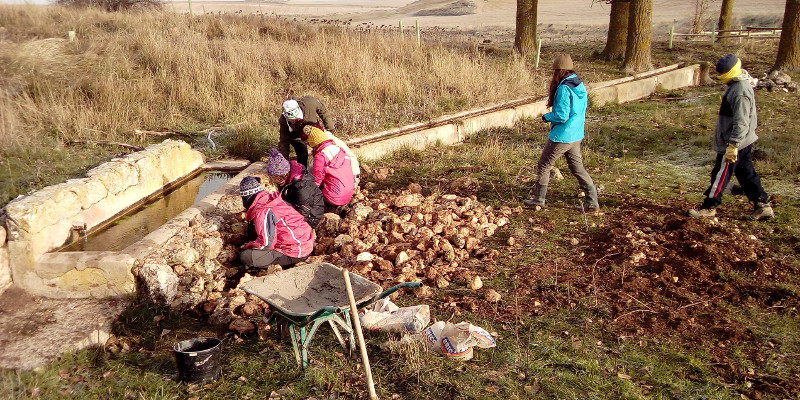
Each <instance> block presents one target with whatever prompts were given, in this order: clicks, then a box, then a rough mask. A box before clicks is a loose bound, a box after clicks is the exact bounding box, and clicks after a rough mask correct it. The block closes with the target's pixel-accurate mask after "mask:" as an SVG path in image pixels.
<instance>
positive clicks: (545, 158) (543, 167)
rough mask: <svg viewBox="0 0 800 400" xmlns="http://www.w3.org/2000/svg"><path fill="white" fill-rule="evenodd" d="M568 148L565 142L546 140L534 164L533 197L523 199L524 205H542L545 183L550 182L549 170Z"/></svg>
mask: <svg viewBox="0 0 800 400" xmlns="http://www.w3.org/2000/svg"><path fill="white" fill-rule="evenodd" d="M568 148H569V146H567V143H556V142H553V141H551V140H549V139H548V140H547V143H546V144H545V145H544V148H543V149H542V155H541V156H540V157H539V162H538V164H537V166H536V184H535V185H534V187H533V198H531V199H528V200H524V201H523V202H522V203H523V204H525V205H526V206H542V205H544V203H545V197H546V196H547V185H548V184H549V183H550V171H551V170H552V169H553V166H554V165H555V164H556V160H558V158H559V157H561V155H563V154H564V152H566V151H567V149H568Z"/></svg>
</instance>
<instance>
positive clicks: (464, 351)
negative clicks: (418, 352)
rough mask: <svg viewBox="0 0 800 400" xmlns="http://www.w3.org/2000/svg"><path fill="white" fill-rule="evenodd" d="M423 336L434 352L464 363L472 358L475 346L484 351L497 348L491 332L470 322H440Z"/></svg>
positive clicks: (425, 331) (423, 333) (430, 327)
mask: <svg viewBox="0 0 800 400" xmlns="http://www.w3.org/2000/svg"><path fill="white" fill-rule="evenodd" d="M422 336H423V338H424V340H425V342H426V343H427V344H428V348H430V349H431V350H432V351H435V352H437V353H439V354H442V355H444V356H446V357H453V358H456V359H459V360H464V361H466V360H469V359H471V358H472V348H473V347H474V346H478V347H480V348H482V349H487V348H489V347H494V346H496V343H495V340H494V338H493V337H492V335H490V334H489V332H486V330H484V329H483V328H479V327H477V326H475V325H472V324H470V323H469V322H460V323H458V324H451V323H449V322H444V321H439V322H436V323H435V324H433V325H431V326H429V327H428V328H427V329H425V330H424V331H423V332H422Z"/></svg>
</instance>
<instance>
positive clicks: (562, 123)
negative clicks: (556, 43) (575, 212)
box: [522, 54, 600, 212]
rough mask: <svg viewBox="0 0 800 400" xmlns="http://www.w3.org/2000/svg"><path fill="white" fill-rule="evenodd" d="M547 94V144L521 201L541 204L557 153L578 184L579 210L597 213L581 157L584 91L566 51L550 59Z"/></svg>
mask: <svg viewBox="0 0 800 400" xmlns="http://www.w3.org/2000/svg"><path fill="white" fill-rule="evenodd" d="M549 93H550V95H549V97H548V98H547V106H548V107H553V109H552V111H550V112H549V113H547V114H544V115H542V121H544V122H549V123H550V133H549V134H548V135H547V143H546V144H545V145H544V148H543V149H542V155H541V157H540V158H539V164H538V165H537V167H536V169H537V177H536V185H534V187H533V198H532V199H528V200H524V201H523V202H522V203H523V204H525V205H526V206H528V207H537V208H538V207H541V206H544V203H545V196H546V195H547V185H548V183H550V170H552V169H553V166H554V165H555V164H556V161H557V160H558V159H559V158H561V156H564V157H566V159H567V166H568V167H569V171H570V172H572V175H574V176H575V178H578V183H579V184H580V185H581V189H583V191H584V193H586V197H585V198H584V202H583V209H584V210H585V211H587V212H597V211H599V210H600V205H599V204H598V203H597V188H596V187H595V186H594V182H593V181H592V177H591V176H589V173H588V172H586V168H584V166H583V157H582V156H581V142H582V141H583V125H584V121H585V119H586V106H587V93H586V87H585V86H584V85H583V82H582V81H581V78H580V77H578V75H577V74H576V73H575V71H573V64H572V58H571V57H570V56H569V54H562V55H560V56H558V57H556V59H555V61H554V62H553V79H552V80H551V82H550V92H549Z"/></svg>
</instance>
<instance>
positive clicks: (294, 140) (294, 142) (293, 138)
mask: <svg viewBox="0 0 800 400" xmlns="http://www.w3.org/2000/svg"><path fill="white" fill-rule="evenodd" d="M289 145H291V146H292V147H293V148H294V154H295V155H296V156H297V162H298V163H300V164H303V165H304V166H306V167H308V147H306V144H305V143H303V141H302V140H300V138H298V137H297V135H295V134H294V133H292V132H288V134H285V135H284V134H283V133H281V136H280V138H279V139H278V151H280V152H281V154H283V155H284V156H286V159H289Z"/></svg>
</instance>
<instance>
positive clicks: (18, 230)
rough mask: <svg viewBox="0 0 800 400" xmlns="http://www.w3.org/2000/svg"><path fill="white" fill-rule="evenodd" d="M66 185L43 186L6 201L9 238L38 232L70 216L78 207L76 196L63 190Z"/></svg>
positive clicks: (18, 237) (78, 209)
mask: <svg viewBox="0 0 800 400" xmlns="http://www.w3.org/2000/svg"><path fill="white" fill-rule="evenodd" d="M64 189H65V186H64V185H63V184H62V185H56V186H50V187H46V188H44V189H42V190H40V191H37V192H35V193H33V194H32V195H30V196H26V197H23V198H20V199H18V200H14V201H12V202H10V203H8V205H6V213H7V215H8V222H7V225H6V226H7V228H8V231H9V232H8V233H9V239H11V240H22V238H25V237H28V236H30V235H34V234H36V233H39V232H41V231H42V230H44V229H45V228H46V227H48V226H50V225H52V224H54V223H57V222H58V221H59V220H60V219H63V218H67V219H71V218H72V217H74V216H75V215H77V214H78V212H79V211H80V200H79V199H78V196H76V195H75V194H74V193H72V192H70V191H66V190H64Z"/></svg>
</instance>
